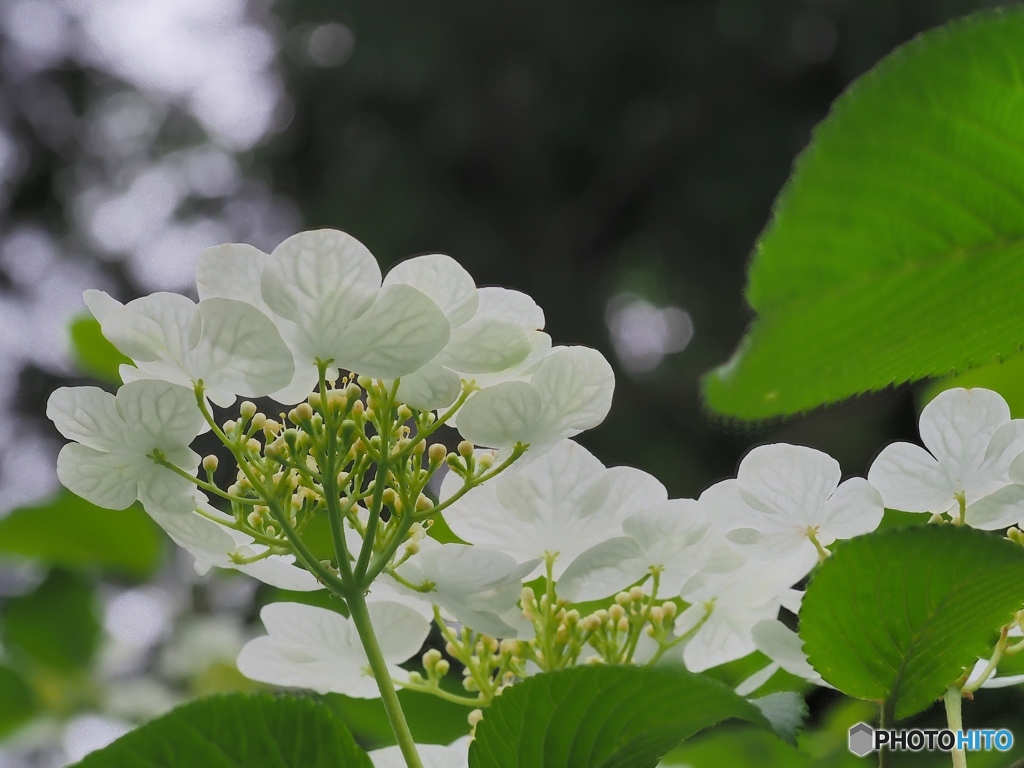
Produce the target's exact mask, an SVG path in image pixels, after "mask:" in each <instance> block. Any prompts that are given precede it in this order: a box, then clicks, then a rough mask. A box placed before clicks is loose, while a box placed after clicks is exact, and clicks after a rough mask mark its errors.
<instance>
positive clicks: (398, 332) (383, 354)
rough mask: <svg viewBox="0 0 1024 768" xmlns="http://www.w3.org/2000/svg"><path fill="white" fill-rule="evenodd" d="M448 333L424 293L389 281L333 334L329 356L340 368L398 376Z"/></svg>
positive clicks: (426, 355) (438, 348)
mask: <svg viewBox="0 0 1024 768" xmlns="http://www.w3.org/2000/svg"><path fill="white" fill-rule="evenodd" d="M450 333H451V328H450V326H449V324H448V320H447V319H446V318H445V316H444V313H442V312H441V310H440V308H439V307H438V306H437V304H435V303H434V302H433V301H431V300H430V299H429V298H427V296H426V295H425V294H423V293H421V292H420V291H418V290H416V289H415V288H412V287H411V286H408V285H392V286H389V287H387V288H384V289H382V290H381V291H380V293H379V294H378V296H377V300H376V301H374V302H373V305H372V306H371V307H370V308H369V309H368V310H367V311H366V312H365V313H363V314H362V315H360V316H359V317H358V318H357V319H355V320H354V321H352V323H351V324H350V325H349V327H348V328H347V329H346V332H345V334H344V335H342V336H339V337H338V338H337V339H336V341H335V344H334V346H333V347H332V354H331V355H330V356H331V357H332V358H334V361H335V364H336V365H338V366H339V367H341V368H345V369H347V370H350V371H356V372H357V373H360V374H363V375H365V376H370V377H372V378H375V379H397V378H399V377H401V376H404V375H405V374H407V373H412V372H413V371H415V370H416V369H417V368H419V367H420V366H422V365H423V364H424V363H426V362H428V361H430V360H432V359H433V358H434V357H435V356H436V355H437V353H438V352H440V351H441V350H442V349H444V346H445V344H447V343H448V338H449V335H450Z"/></svg>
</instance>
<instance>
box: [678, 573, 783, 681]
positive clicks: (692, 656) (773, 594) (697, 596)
mask: <svg viewBox="0 0 1024 768" xmlns="http://www.w3.org/2000/svg"><path fill="white" fill-rule="evenodd" d="M801 575H802V574H800V573H799V571H798V570H797V569H794V568H793V567H792V565H787V566H781V565H780V564H779V563H776V562H768V561H758V560H754V561H751V562H749V563H747V564H746V565H743V566H741V567H739V568H736V569H734V570H730V571H726V572H725V573H711V572H703V573H701V574H698V575H697V576H696V577H694V578H693V579H691V580H690V582H689V583H688V584H686V585H685V586H684V587H683V590H682V593H681V597H682V598H683V599H684V600H685V601H687V602H688V603H691V605H690V607H689V608H687V609H686V610H685V611H683V612H682V613H681V614H679V617H678V618H677V619H676V626H675V632H676V634H677V635H682V634H685V633H686V632H688V631H689V630H691V629H693V628H694V627H696V626H697V625H698V624H700V622H701V621H703V624H700V627H699V629H697V630H696V632H695V633H694V635H693V637H691V638H690V639H689V640H688V641H687V642H686V643H685V644H684V647H683V654H682V657H683V663H684V664H686V668H687V669H689V670H690V671H691V672H703V671H704V670H705V669H710V668H711V667H717V666H718V665H720V664H725V663H727V662H730V661H735V660H736V659H742V658H743V657H744V656H746V655H748V654H750V653H753V652H754V651H755V650H757V645H756V643H755V642H754V637H753V629H754V626H755V625H756V624H757V623H758V622H761V621H765V620H767V619H775V618H777V617H778V614H779V608H780V607H781V606H783V605H787V602H788V600H789V599H791V595H792V590H791V589H790V587H791V585H792V584H794V583H795V582H796V581H798V580H799V579H800V578H801ZM789 604H791V603H789ZM705 616H706V617H707V618H706V619H705Z"/></svg>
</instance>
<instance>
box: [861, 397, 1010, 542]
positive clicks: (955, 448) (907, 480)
mask: <svg viewBox="0 0 1024 768" xmlns="http://www.w3.org/2000/svg"><path fill="white" fill-rule="evenodd" d="M919 426H920V431H921V441H922V442H923V443H924V445H925V448H927V449H928V450H925V449H924V448H921V447H920V446H917V445H914V444H912V443H892V444H891V445H888V446H886V447H885V449H884V450H883V451H882V452H881V453H880V454H879V455H878V458H877V459H875V461H874V463H873V464H872V465H871V469H870V470H869V471H868V480H869V481H870V482H871V484H872V485H874V486H875V488H877V489H878V490H879V491H880V492H881V494H882V499H883V500H884V501H885V506H886V507H889V508H891V509H898V510H902V511H904V512H931V513H949V514H951V515H952V516H953V517H954V518H957V517H958V516H959V514H960V509H961V504H962V505H963V508H964V510H965V515H964V520H963V522H965V523H967V524H968V525H971V526H974V527H975V528H982V529H985V530H996V529H999V528H1005V527H1007V526H1009V525H1012V524H1014V523H1016V522H1018V521H1020V520H1021V519H1024V487H1020V486H1018V485H1014V484H1013V481H1012V480H1011V478H1010V476H1009V468H1010V464H1011V462H1013V460H1014V459H1015V458H1017V457H1018V456H1019V455H1020V454H1021V453H1022V452H1024V420H1021V419H1013V420H1011V419H1010V409H1009V406H1007V405H1006V401H1005V400H1003V398H1002V397H1001V396H1000V395H999V394H997V393H996V392H992V391H991V390H988V389H980V388H975V389H963V388H956V389H948V390H946V391H945V392H942V393H941V394H939V395H938V396H937V397H936V398H935V399H934V400H932V401H931V402H930V403H928V405H926V406H925V407H924V409H923V410H922V411H921V418H920V422H919Z"/></svg>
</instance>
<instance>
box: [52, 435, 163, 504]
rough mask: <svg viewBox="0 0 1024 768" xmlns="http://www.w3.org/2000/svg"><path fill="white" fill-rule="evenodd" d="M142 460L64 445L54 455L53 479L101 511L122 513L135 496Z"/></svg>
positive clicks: (131, 456)
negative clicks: (54, 475)
mask: <svg viewBox="0 0 1024 768" xmlns="http://www.w3.org/2000/svg"><path fill="white" fill-rule="evenodd" d="M142 462H149V459H147V458H145V457H144V456H138V455H135V456H133V455H131V454H127V453H107V452H105V451H97V450H96V449H94V448H89V447H87V446H84V445H79V444H78V443H68V444H67V445H65V446H64V447H63V448H61V449H60V453H59V454H58V455H57V477H58V478H59V479H60V481H61V483H63V485H64V487H65V488H67V489H68V490H70V491H71V492H72V493H75V494H77V495H79V496H81V497H82V498H83V499H85V500H86V501H90V502H92V503H93V504H95V505H96V506H98V507H103V508H105V509H125V508H126V507H129V506H131V505H132V504H134V503H135V500H136V498H138V493H139V473H140V471H141V470H142V469H143V468H144V467H145V465H144V464H143V463H142Z"/></svg>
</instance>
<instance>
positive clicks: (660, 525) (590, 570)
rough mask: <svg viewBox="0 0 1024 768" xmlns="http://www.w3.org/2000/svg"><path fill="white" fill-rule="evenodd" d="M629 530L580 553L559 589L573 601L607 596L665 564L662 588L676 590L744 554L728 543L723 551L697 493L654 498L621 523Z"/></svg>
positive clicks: (670, 593)
mask: <svg viewBox="0 0 1024 768" xmlns="http://www.w3.org/2000/svg"><path fill="white" fill-rule="evenodd" d="M621 533H624V534H625V535H624V536H622V535H620V536H618V537H616V538H609V539H608V540H607V541H604V542H601V543H600V544H597V545H595V546H593V547H591V548H590V549H588V550H587V551H585V552H583V553H581V554H580V555H579V556H578V557H577V558H576V559H575V560H573V561H572V563H571V564H570V565H569V567H568V568H566V569H565V572H564V573H563V574H562V577H561V578H560V579H559V580H558V594H559V595H560V596H562V597H564V598H566V599H568V600H572V601H573V602H584V601H589V600H596V599H598V598H602V597H607V596H608V595H612V594H614V593H616V592H619V591H620V590H623V589H625V588H627V587H629V586H630V585H632V584H633V583H634V582H636V581H637V580H639V579H641V578H643V576H645V575H646V574H648V573H649V572H650V571H651V569H652V568H658V569H660V571H661V573H660V576H659V585H658V594H659V595H661V596H675V595H678V594H679V590H680V589H682V587H683V585H684V584H685V583H686V582H687V581H688V580H689V579H690V578H691V577H692V576H694V575H695V574H696V573H698V572H699V571H700V570H701V569H702V568H705V567H706V566H709V565H711V566H712V567H713V568H715V569H721V568H723V567H726V568H729V567H738V566H739V565H740V564H741V563H742V562H743V560H742V559H741V558H739V557H738V556H735V555H734V554H733V552H732V550H731V549H726V550H725V551H726V553H727V555H730V556H732V561H731V562H728V558H722V557H719V558H718V559H714V558H715V557H716V556H717V555H721V552H720V549H721V547H720V546H719V545H718V543H717V542H716V536H715V531H714V530H713V526H712V525H711V523H710V522H709V521H708V519H707V518H706V517H705V516H704V514H703V513H702V512H701V511H700V509H699V507H698V505H697V502H696V501H694V500H693V499H671V500H669V501H660V502H656V503H652V504H650V505H649V506H646V507H645V508H643V509H640V510H638V511H637V512H635V513H633V514H631V515H629V516H628V517H627V518H626V519H625V520H624V521H623V523H622V527H621Z"/></svg>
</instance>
